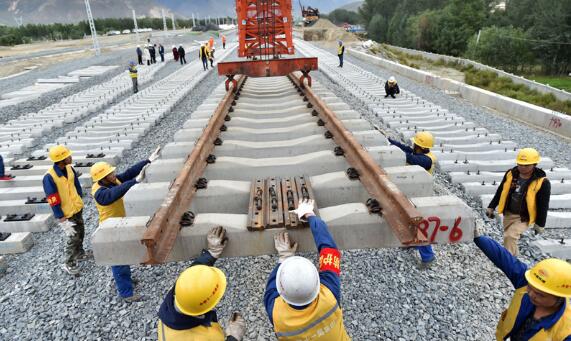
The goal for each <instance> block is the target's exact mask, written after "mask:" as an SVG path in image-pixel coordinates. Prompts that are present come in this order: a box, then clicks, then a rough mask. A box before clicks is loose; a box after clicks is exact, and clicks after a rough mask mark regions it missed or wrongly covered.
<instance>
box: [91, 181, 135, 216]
mask: <svg viewBox="0 0 571 341" xmlns="http://www.w3.org/2000/svg"><path fill="white" fill-rule="evenodd" d="M116 183H117V185H120V184H121V181H119V180H117V182H116ZM100 188H101V185H100V184H99V183H95V184H93V187H92V188H91V195H92V196H93V199H95V193H96V192H97V190H99V189H100ZM95 206H96V207H97V211H98V212H99V223H102V222H104V221H105V220H107V219H109V218H123V217H126V216H127V213H125V205H124V204H123V198H121V199H119V200H116V201H115V202H113V203H112V204H111V205H100V204H99V203H98V202H97V200H95Z"/></svg>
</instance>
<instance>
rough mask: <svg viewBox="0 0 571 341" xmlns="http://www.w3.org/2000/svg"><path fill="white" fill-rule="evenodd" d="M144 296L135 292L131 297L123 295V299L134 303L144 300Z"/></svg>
mask: <svg viewBox="0 0 571 341" xmlns="http://www.w3.org/2000/svg"><path fill="white" fill-rule="evenodd" d="M144 298H145V297H144V296H143V295H139V294H133V296H130V297H123V301H125V303H133V302H139V301H142V300H143V299H144Z"/></svg>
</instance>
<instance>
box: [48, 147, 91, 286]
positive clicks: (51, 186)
mask: <svg viewBox="0 0 571 341" xmlns="http://www.w3.org/2000/svg"><path fill="white" fill-rule="evenodd" d="M49 157H50V160H51V161H52V162H53V163H54V165H53V167H51V168H50V169H49V170H48V171H47V173H46V174H45V175H44V178H43V181H42V182H43V187H44V192H45V194H46V198H47V200H48V204H49V205H50V206H51V208H52V211H53V214H54V217H55V218H56V219H57V221H58V226H59V227H60V228H61V229H62V230H63V232H64V234H65V235H66V237H67V242H66V246H65V254H66V260H65V263H64V264H63V265H62V267H63V270H64V271H65V272H67V273H68V274H70V275H74V276H75V275H77V274H79V267H78V264H77V262H78V261H82V260H86V259H88V258H90V253H87V252H85V250H84V249H83V237H84V235H85V226H84V223H83V200H82V199H81V197H82V196H83V191H82V189H81V185H80V183H79V179H78V176H79V175H78V174H77V172H76V171H75V169H74V168H73V166H72V165H71V162H72V158H71V151H70V150H69V149H67V148H66V147H64V146H62V145H57V146H54V147H51V148H50V150H49Z"/></svg>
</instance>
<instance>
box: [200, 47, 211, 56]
mask: <svg viewBox="0 0 571 341" xmlns="http://www.w3.org/2000/svg"><path fill="white" fill-rule="evenodd" d="M203 51H204V52H203ZM205 55H206V56H205ZM204 57H206V58H209V57H210V50H209V49H208V46H204V47H201V48H200V58H204Z"/></svg>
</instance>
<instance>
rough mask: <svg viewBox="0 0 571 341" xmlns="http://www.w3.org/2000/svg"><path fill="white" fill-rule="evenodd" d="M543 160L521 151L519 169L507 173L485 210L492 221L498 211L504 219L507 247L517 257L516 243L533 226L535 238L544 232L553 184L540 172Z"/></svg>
mask: <svg viewBox="0 0 571 341" xmlns="http://www.w3.org/2000/svg"><path fill="white" fill-rule="evenodd" d="M540 160H541V157H540V156H539V152H538V151H537V150H535V149H533V148H523V149H521V150H520V151H519V152H518V154H517V157H516V162H517V166H516V167H514V168H512V169H510V170H508V171H507V172H506V174H505V175H504V178H503V179H502V182H501V184H500V186H499V187H498V189H497V191H496V195H494V198H493V199H492V201H491V202H490V204H489V205H488V209H487V210H486V215H487V216H488V217H489V218H493V217H494V209H495V208H496V207H497V208H498V213H499V214H503V215H504V246H505V247H506V249H507V250H508V251H509V252H510V253H511V254H512V255H514V256H517V255H518V254H519V249H518V245H517V242H518V240H519V238H520V236H521V234H522V233H524V232H525V231H526V230H527V229H528V228H529V227H530V226H533V230H534V231H535V234H539V233H542V232H543V230H544V228H545V221H546V220H547V210H548V209H549V197H550V196H551V183H550V182H549V180H548V179H547V178H546V174H545V172H544V171H543V170H542V169H540V168H537V164H538V163H539V161H540Z"/></svg>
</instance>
